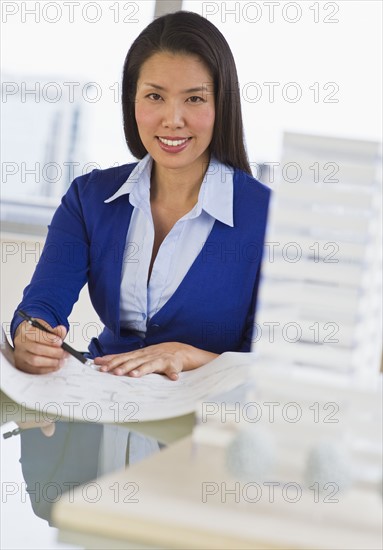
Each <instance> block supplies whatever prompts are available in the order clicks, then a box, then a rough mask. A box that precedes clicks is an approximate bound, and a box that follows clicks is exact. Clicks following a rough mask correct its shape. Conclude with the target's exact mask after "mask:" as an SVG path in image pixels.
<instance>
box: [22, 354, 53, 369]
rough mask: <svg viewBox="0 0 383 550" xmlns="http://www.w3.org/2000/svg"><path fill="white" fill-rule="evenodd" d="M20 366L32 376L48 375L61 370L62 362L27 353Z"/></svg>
mask: <svg viewBox="0 0 383 550" xmlns="http://www.w3.org/2000/svg"><path fill="white" fill-rule="evenodd" d="M19 365H20V366H21V369H22V370H25V371H27V372H29V373H31V374H47V373H48V372H53V371H55V370H58V369H59V368H60V360H59V359H54V358H52V357H42V356H40V355H35V354H33V353H29V352H26V353H25V354H23V356H22V357H21V360H20V362H19ZM19 368H20V367H19Z"/></svg>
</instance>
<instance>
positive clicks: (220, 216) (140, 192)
mask: <svg viewBox="0 0 383 550" xmlns="http://www.w3.org/2000/svg"><path fill="white" fill-rule="evenodd" d="M152 163H153V159H152V157H151V156H150V155H149V154H147V155H146V156H145V157H144V158H143V159H142V160H140V161H139V162H138V164H137V165H136V166H135V167H134V169H133V170H132V172H131V173H130V175H129V177H128V179H127V180H126V181H125V182H124V183H123V184H122V185H121V187H120V188H119V189H118V190H117V191H116V192H115V193H114V194H113V195H112V196H111V197H109V198H108V199H106V200H105V201H104V202H106V203H109V202H112V201H114V200H115V199H117V198H118V197H121V196H122V195H126V194H131V197H130V202H131V204H132V205H133V206H138V205H139V203H141V205H142V201H145V202H147V203H148V204H147V205H146V207H147V208H148V207H149V208H150V206H149V190H150V174H151V169H152ZM233 174H234V169H233V168H232V167H231V166H227V165H226V164H223V163H222V162H219V161H218V160H217V159H216V158H214V157H212V158H211V159H210V163H209V166H208V168H207V170H206V173H205V176H204V179H203V181H202V185H201V188H200V191H199V195H198V202H197V204H196V205H195V207H194V208H193V209H192V211H191V212H189V215H187V218H195V217H197V216H199V214H200V213H201V210H204V211H205V212H207V213H208V214H209V215H210V216H212V217H213V218H215V219H216V220H219V221H220V222H222V223H224V224H226V225H229V226H230V227H233V226H234V222H233ZM138 181H140V185H137V183H138Z"/></svg>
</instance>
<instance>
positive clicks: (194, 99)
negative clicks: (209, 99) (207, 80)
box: [188, 95, 205, 103]
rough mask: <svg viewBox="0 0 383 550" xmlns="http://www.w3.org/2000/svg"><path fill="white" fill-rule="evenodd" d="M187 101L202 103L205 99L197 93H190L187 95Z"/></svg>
mask: <svg viewBox="0 0 383 550" xmlns="http://www.w3.org/2000/svg"><path fill="white" fill-rule="evenodd" d="M188 101H190V103H203V102H204V101H205V100H204V99H203V98H202V97H199V96H198V95H192V96H191V97H189V99H188Z"/></svg>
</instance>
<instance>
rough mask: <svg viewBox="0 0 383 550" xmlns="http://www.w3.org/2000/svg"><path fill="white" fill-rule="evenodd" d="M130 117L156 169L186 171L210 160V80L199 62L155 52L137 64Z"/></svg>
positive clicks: (211, 84)
mask: <svg viewBox="0 0 383 550" xmlns="http://www.w3.org/2000/svg"><path fill="white" fill-rule="evenodd" d="M135 114H136V121H137V126H138V132H139V135H140V138H141V141H142V143H143V144H144V147H145V148H146V150H147V151H148V153H149V154H150V155H151V156H152V157H153V159H154V161H155V162H157V163H158V164H159V165H160V166H163V167H164V168H168V169H181V170H182V169H185V168H186V169H187V168H192V167H197V166H200V165H201V164H203V163H204V164H205V169H206V166H207V163H208V161H209V152H208V147H209V144H210V142H211V139H212V136H213V128H214V119H215V106H214V89H213V79H212V76H211V74H210V72H209V71H208V69H207V68H206V67H205V65H204V63H203V62H202V61H201V60H200V58H199V57H197V56H194V55H181V54H171V53H164V52H161V53H156V54H154V55H152V56H151V57H150V58H149V59H147V61H146V62H145V63H144V64H143V65H142V67H141V71H140V75H139V79H138V82H137V92H136V104H135Z"/></svg>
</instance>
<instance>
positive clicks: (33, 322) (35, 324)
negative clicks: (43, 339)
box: [17, 309, 96, 368]
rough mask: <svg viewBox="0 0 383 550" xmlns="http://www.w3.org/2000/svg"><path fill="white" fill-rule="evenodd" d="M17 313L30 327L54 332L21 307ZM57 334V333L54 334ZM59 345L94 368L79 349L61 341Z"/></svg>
mask: <svg viewBox="0 0 383 550" xmlns="http://www.w3.org/2000/svg"><path fill="white" fill-rule="evenodd" d="M17 314H18V315H20V317H22V318H23V319H24V320H25V321H27V323H29V324H30V325H32V327H35V328H38V329H40V330H42V331H44V332H48V334H55V333H54V332H52V331H51V330H48V329H47V328H45V327H44V325H42V324H41V323H39V322H38V321H37V319H34V318H33V317H30V316H29V315H27V314H26V313H25V312H24V311H22V310H21V309H19V310H18V312H17ZM55 336H57V334H56V335H55ZM61 347H62V349H63V350H65V351H67V352H68V353H70V354H71V355H73V357H75V358H76V359H78V360H79V361H81V363H83V364H84V365H86V366H88V367H92V368H96V366H95V364H94V362H93V361H92V360H91V359H88V358H87V357H85V355H83V354H82V353H81V352H79V351H76V350H75V349H73V348H72V347H71V346H69V345H68V344H67V343H66V342H63V343H62V344H61Z"/></svg>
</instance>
